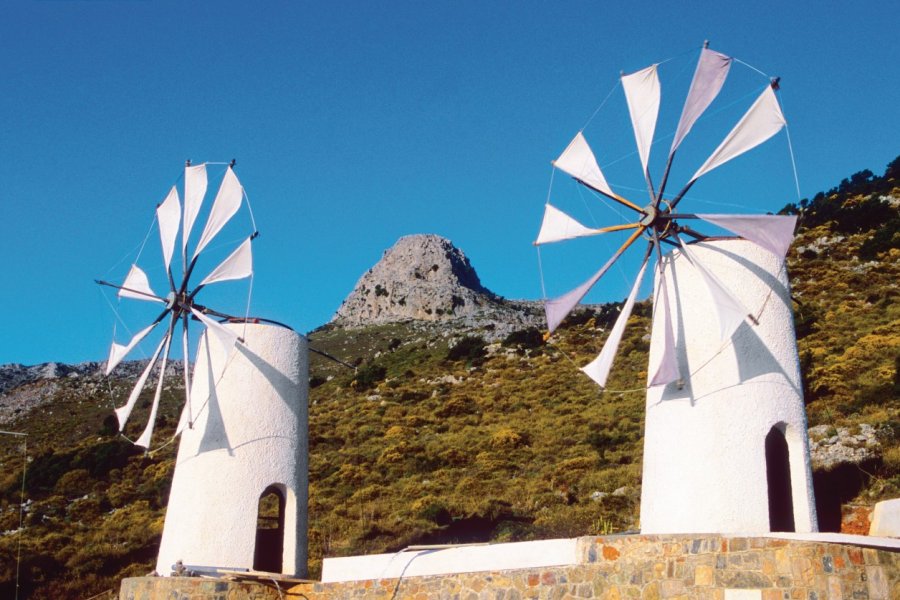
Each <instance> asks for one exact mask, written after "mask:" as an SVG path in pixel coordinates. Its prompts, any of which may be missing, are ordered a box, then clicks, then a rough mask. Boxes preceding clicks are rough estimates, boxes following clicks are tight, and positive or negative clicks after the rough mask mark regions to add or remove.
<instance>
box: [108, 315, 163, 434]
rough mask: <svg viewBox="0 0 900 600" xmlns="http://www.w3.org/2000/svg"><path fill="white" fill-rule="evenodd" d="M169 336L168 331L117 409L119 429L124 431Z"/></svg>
mask: <svg viewBox="0 0 900 600" xmlns="http://www.w3.org/2000/svg"><path fill="white" fill-rule="evenodd" d="M168 338H169V334H168V333H166V335H165V336H163V339H162V341H161V342H160V343H159V346H157V347H156V351H155V352H154V353H153V356H152V357H151V358H150V361H149V362H148V363H147V366H146V367H144V371H143V372H142V373H141V376H140V377H139V378H138V380H137V383H135V384H134V387H133V388H132V389H131V394H129V396H128V401H127V402H126V403H125V405H124V406H121V407H119V408H117V409H116V410H115V413H116V419H118V421H119V431H123V430H124V429H125V423H126V422H127V421H128V417H129V416H131V411H132V410H133V409H134V405H135V404H136V403H137V400H138V396H140V395H141V391H142V390H143V389H144V384H145V383H147V378H148V377H149V376H150V371H152V370H153V365H155V364H156V359H157V358H159V353H160V352H162V349H163V346H164V345H165V344H166V342H167V340H168Z"/></svg>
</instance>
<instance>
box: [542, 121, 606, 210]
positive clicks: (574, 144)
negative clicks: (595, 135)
mask: <svg viewBox="0 0 900 600" xmlns="http://www.w3.org/2000/svg"><path fill="white" fill-rule="evenodd" d="M553 166H554V167H556V168H557V169H559V170H561V171H564V172H566V173H568V174H569V175H571V176H572V177H574V178H575V179H577V180H579V181H581V182H583V183H585V184H587V185H588V186H590V187H592V188H594V189H595V190H597V191H599V192H603V193H604V194H606V195H608V196H615V193H613V191H612V188H610V187H609V184H608V183H606V178H605V177H604V176H603V172H602V171H601V170H600V166H599V165H598V164H597V159H596V158H595V157H594V152H593V151H592V150H591V147H590V146H588V143H587V140H585V139H584V135H583V134H582V133H581V132H580V131H579V132H578V133H577V134H576V135H575V137H574V138H573V139H572V141H571V142H569V145H568V146H566V149H565V150H563V153H562V154H560V155H559V158H557V159H556V160H555V161H553Z"/></svg>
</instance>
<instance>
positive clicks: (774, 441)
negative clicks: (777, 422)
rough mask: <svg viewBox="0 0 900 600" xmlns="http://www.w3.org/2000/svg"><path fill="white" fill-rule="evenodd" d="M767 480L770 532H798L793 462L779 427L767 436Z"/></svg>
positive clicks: (774, 428)
mask: <svg viewBox="0 0 900 600" xmlns="http://www.w3.org/2000/svg"><path fill="white" fill-rule="evenodd" d="M766 479H767V481H768V484H769V531H796V528H795V526H794V497H793V492H792V490H791V461H790V453H789V452H788V444H787V440H786V439H785V438H784V433H782V432H781V430H780V429H778V427H773V428H772V430H771V431H769V434H768V435H767V436H766Z"/></svg>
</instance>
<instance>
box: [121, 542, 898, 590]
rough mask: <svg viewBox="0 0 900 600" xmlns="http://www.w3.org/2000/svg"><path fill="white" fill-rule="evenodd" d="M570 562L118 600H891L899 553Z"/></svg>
mask: <svg viewBox="0 0 900 600" xmlns="http://www.w3.org/2000/svg"><path fill="white" fill-rule="evenodd" d="M578 543H579V548H578V556H579V558H578V560H579V564H576V565H572V566H566V567H553V568H544V569H521V570H510V571H499V572H484V573H461V574H456V575H442V576H429V577H409V578H403V579H381V580H367V581H357V582H346V583H327V584H326V583H303V584H297V585H289V584H286V583H281V584H280V589H276V588H275V585H274V583H272V582H269V583H268V584H262V583H257V584H250V583H246V582H244V583H237V582H225V581H221V580H201V579H196V578H150V577H142V578H133V579H126V580H124V581H123V582H122V588H121V592H120V596H119V597H120V600H162V599H166V600H236V599H241V600H244V599H246V600H270V599H272V600H275V599H278V598H284V599H299V598H304V599H306V600H337V599H343V598H371V599H374V600H388V599H392V600H393V599H396V600H400V599H409V600H427V599H431V598H435V599H438V598H440V599H460V600H470V599H472V600H481V599H491V600H524V599H526V598H547V599H567V598H597V599H604V600H625V599H634V600H638V599H640V600H660V599H678V600H892V599H897V598H900V552H898V551H897V549H896V548H893V549H884V548H881V549H876V548H867V547H863V546H860V545H851V544H836V543H823V542H808V541H798V540H789V539H779V538H757V537H723V536H715V535H708V536H610V537H599V538H594V537H590V538H581V539H579V540H578Z"/></svg>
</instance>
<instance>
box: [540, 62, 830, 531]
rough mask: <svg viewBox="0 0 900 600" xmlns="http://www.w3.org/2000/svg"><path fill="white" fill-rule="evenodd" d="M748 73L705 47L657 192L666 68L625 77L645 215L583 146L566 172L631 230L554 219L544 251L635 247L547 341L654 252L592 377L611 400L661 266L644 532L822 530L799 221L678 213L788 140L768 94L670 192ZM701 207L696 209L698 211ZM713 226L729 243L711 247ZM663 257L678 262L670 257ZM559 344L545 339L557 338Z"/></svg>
mask: <svg viewBox="0 0 900 600" xmlns="http://www.w3.org/2000/svg"><path fill="white" fill-rule="evenodd" d="M734 61H735V59H733V58H731V57H728V56H726V55H724V54H721V53H718V52H715V51H713V50H710V49H709V48H708V47H707V45H706V44H704V46H703V48H702V49H701V51H700V58H699V61H698V63H697V66H696V69H695V71H694V75H693V79H692V81H691V84H690V87H689V89H688V92H687V99H686V100H685V103H684V106H683V108H682V111H681V116H680V118H679V120H678V124H677V127H676V129H675V134H674V137H673V139H672V143H671V146H670V148H669V151H668V155H667V157H666V161H665V167H664V169H663V171H662V174H661V177H660V179H659V184H658V186H657V185H655V184H654V179H653V178H652V177H651V171H650V168H649V157H650V150H651V146H652V145H653V142H654V135H655V130H656V122H657V116H658V113H659V108H660V98H661V94H660V80H659V77H658V73H657V67H658V65H656V64H655V65H651V66H650V67H647V68H645V69H642V70H640V71H637V72H635V73H631V74H629V75H623V76H622V77H621V84H622V88H623V90H624V93H625V100H626V103H627V106H628V112H629V116H630V120H631V125H632V129H633V132H634V137H635V140H636V143H637V154H638V156H639V158H640V165H641V167H642V174H643V179H644V181H645V183H646V188H647V192H648V195H649V198H650V201H649V203H648V204H646V205H643V206H642V205H641V204H638V203H635V202H634V201H632V200H629V199H628V198H626V197H624V196H623V195H621V194H619V193H617V192H616V191H614V189H613V187H612V186H611V185H610V184H609V183H608V182H607V180H606V177H605V176H604V174H603V172H602V171H601V169H600V167H599V165H598V163H597V160H596V158H595V156H594V153H593V151H592V150H591V148H590V146H589V145H588V143H587V141H586V139H585V136H584V134H583V132H582V131H579V132H578V133H577V134H576V135H575V137H574V139H573V140H572V141H571V143H570V144H569V145H568V147H566V149H565V150H564V151H563V153H562V154H561V155H560V156H559V158H557V159H556V160H555V161H554V162H553V165H554V167H555V168H556V169H558V170H560V171H562V172H564V173H566V174H568V175H570V176H571V177H572V178H574V179H575V181H576V182H577V183H578V184H579V186H580V187H582V188H586V189H588V190H590V191H591V192H593V193H595V194H597V195H599V196H601V197H603V198H606V199H608V200H609V201H612V202H613V203H615V205H617V206H618V207H619V208H621V210H623V211H624V212H625V213H627V214H628V215H630V219H628V221H629V222H627V223H622V224H614V225H609V226H605V227H595V228H591V227H587V226H585V225H583V224H582V223H580V222H579V221H577V220H576V219H574V218H573V217H571V216H569V215H568V214H566V213H564V212H563V211H562V210H560V209H558V208H557V207H555V206H553V205H551V204H550V203H549V200H548V202H547V204H546V207H545V211H544V218H543V222H542V225H541V229H540V232H539V234H538V238H537V240H536V242H535V244H536V245H539V246H540V245H543V244H547V243H551V242H560V241H564V240H571V239H575V238H582V237H590V236H597V235H603V234H611V233H613V232H627V233H628V237H627V239H626V240H625V242H624V243H622V244H621V245H620V246H619V247H618V248H617V249H616V250H615V252H613V253H612V256H611V257H609V259H608V260H607V261H606V262H605V263H604V264H603V265H602V266H601V267H600V269H599V270H598V271H597V272H595V273H594V274H593V275H592V276H591V277H590V278H588V279H587V280H586V281H584V282H583V283H582V284H581V285H579V286H577V287H575V288H574V289H572V290H571V291H569V292H567V293H565V294H563V295H561V296H558V297H556V298H553V299H551V300H548V301H547V302H546V304H545V311H546V316H547V325H548V329H549V334H552V332H553V331H554V330H555V329H556V328H557V327H558V326H559V325H560V323H561V322H562V321H563V319H564V318H565V317H566V315H567V314H568V313H569V312H570V311H571V310H572V309H573V308H574V307H575V306H576V305H577V304H578V303H579V302H581V300H582V299H583V298H584V297H585V295H586V294H587V293H588V292H589V291H590V289H591V288H592V287H593V286H594V285H595V284H596V283H597V282H598V281H599V280H600V279H601V278H602V277H603V276H604V275H605V274H606V273H607V272H608V271H609V269H610V267H611V266H612V265H613V264H615V263H616V262H617V261H618V260H620V259H621V258H622V256H623V255H624V254H625V253H626V251H628V250H629V248H632V247H634V246H636V245H639V240H641V239H644V240H645V244H644V250H643V255H642V256H643V258H642V261H641V266H640V268H639V271H638V274H637V277H636V278H635V281H634V283H633V284H632V286H631V290H630V293H629V294H628V297H627V299H626V301H625V303H624V305H623V307H622V309H621V312H620V314H619V316H618V318H617V319H616V322H615V324H614V325H613V327H612V329H611V330H610V333H609V337H608V338H607V340H606V342H605V343H604V345H603V347H602V349H601V351H600V354H599V355H598V356H597V357H596V358H595V359H594V360H593V361H591V362H590V363H589V364H587V365H586V366H584V367H582V369H581V370H582V371H583V372H584V373H585V374H587V375H588V376H589V377H590V378H591V379H592V380H594V381H595V382H596V383H597V384H599V385H600V386H601V387H604V388H605V387H606V385H607V379H608V377H609V374H610V370H611V368H612V365H613V360H614V358H615V354H616V352H617V349H618V346H619V343H620V341H621V340H622V337H623V334H624V330H625V326H626V323H627V321H628V319H629V317H630V315H631V312H632V309H633V307H634V303H635V300H636V298H637V295H638V292H639V289H640V286H641V282H642V280H643V278H644V275H645V272H646V271H647V268H648V266H649V265H650V263H651V261H653V259H655V266H654V271H655V286H654V287H655V289H654V298H653V309H654V313H653V328H652V335H651V342H650V357H649V365H648V371H647V404H646V418H645V434H644V456H643V477H642V495H641V531H642V533H698V532H748V531H815V530H816V528H817V525H816V513H815V500H814V496H813V488H812V476H811V468H810V460H809V442H808V438H807V433H806V416H805V410H804V405H803V398H802V386H801V383H800V372H799V360H798V357H797V349H796V338H795V335H794V331H793V321H792V314H791V304H790V286H789V283H788V280H787V272H786V269H785V266H784V259H785V255H786V253H787V250H788V248H789V246H790V243H791V241H792V239H793V232H794V228H795V225H796V217H794V216H777V215H747V214H740V215H738V214H719V213H716V214H707V213H681V212H679V211H678V209H679V208H680V207H681V203H682V201H683V200H685V198H688V197H687V194H688V192H689V191H690V190H691V189H692V188H693V186H694V185H695V184H696V183H697V182H698V181H699V180H700V179H701V178H703V177H704V176H706V175H707V174H708V173H710V172H711V171H713V170H714V169H717V168H718V167H720V166H722V165H724V164H725V163H727V162H729V161H731V160H732V159H735V158H737V157H738V156H740V155H742V154H744V153H746V152H748V151H749V150H752V149H753V148H756V147H757V146H759V145H760V144H762V143H763V142H765V141H767V140H769V139H770V138H772V137H773V136H774V135H775V134H777V133H778V132H780V131H781V130H782V128H784V127H785V125H786V122H785V119H784V115H783V113H782V111H781V107H780V105H779V102H778V99H777V96H776V91H777V90H778V87H779V80H778V78H772V79H767V80H766V82H765V84H764V85H763V86H762V90H761V91H760V92H758V95H757V96H756V99H755V101H754V102H753V103H752V104H751V105H750V107H749V108H748V109H747V110H746V112H745V113H744V115H743V116H742V117H741V118H740V120H738V121H737V123H736V124H735V125H734V126H733V127H732V128H731V130H730V132H729V133H728V134H727V135H726V136H725V138H724V139H723V140H722V142H721V143H720V144H719V145H718V147H716V148H715V150H714V151H713V152H712V153H711V154H710V155H709V157H708V158H707V159H706V160H705V162H703V163H702V164H701V165H700V166H699V168H697V170H696V171H695V172H694V174H693V175H692V176H691V177H690V178H689V179H688V180H687V182H686V183H684V184H683V185H682V187H681V188H680V190H679V191H678V192H677V193H675V194H673V195H670V194H668V193H667V185H668V183H669V175H670V173H671V172H672V171H671V169H672V165H673V161H674V160H675V156H676V154H677V152H678V150H679V148H680V147H681V143H682V141H683V140H684V139H685V137H686V136H687V135H688V133H689V132H690V131H691V129H692V128H693V126H694V124H695V123H696V122H697V121H698V119H700V117H701V115H703V114H704V111H706V109H707V108H708V107H709V106H710V105H711V104H712V103H713V101H714V100H715V99H716V97H717V96H718V95H719V92H720V91H721V90H722V89H723V86H724V84H725V81H726V79H727V77H728V74H729V70H730V68H731V66H732V63H733V62H734ZM688 199H689V198H688ZM701 222H702V223H706V224H707V225H714V226H717V227H718V228H722V229H725V230H727V231H729V232H730V233H731V234H734V235H732V236H718V235H708V234H704V233H702V232H701V231H699V230H698V228H695V224H696V223H701ZM664 249H671V250H672V251H671V252H668V253H665V254H664V252H663V250H664ZM549 334H548V335H549Z"/></svg>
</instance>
